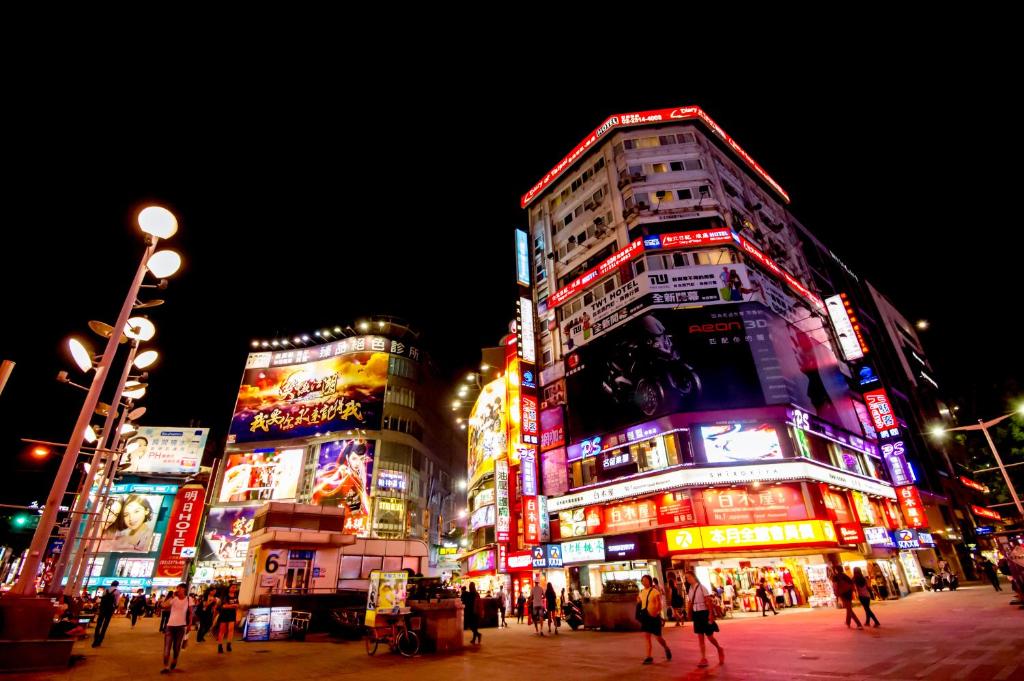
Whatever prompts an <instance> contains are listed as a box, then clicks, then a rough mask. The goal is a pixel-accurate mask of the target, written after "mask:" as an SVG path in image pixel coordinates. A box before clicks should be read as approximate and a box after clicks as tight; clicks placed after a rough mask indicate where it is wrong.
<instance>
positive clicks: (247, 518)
mask: <svg viewBox="0 0 1024 681" xmlns="http://www.w3.org/2000/svg"><path fill="white" fill-rule="evenodd" d="M256 508H257V507H256V506H235V507H218V508H211V509H210V512H209V514H207V516H206V525H205V526H204V527H203V546H202V549H201V551H200V553H199V560H200V561H206V562H218V563H242V562H244V561H245V556H246V554H247V553H248V552H249V535H250V534H252V523H253V518H254V517H255V516H256Z"/></svg>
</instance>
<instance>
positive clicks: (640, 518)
mask: <svg viewBox="0 0 1024 681" xmlns="http://www.w3.org/2000/svg"><path fill="white" fill-rule="evenodd" d="M657 520H658V509H657V506H655V504H654V502H653V501H651V500H649V499H644V500H643V501H633V502H630V503H628V504H616V505H614V506H608V507H606V508H605V509H604V526H605V532H608V533H610V534H618V533H620V532H632V531H635V530H642V529H646V528H648V527H652V526H653V525H654V524H655V523H656V522H657ZM588 529H589V528H588Z"/></svg>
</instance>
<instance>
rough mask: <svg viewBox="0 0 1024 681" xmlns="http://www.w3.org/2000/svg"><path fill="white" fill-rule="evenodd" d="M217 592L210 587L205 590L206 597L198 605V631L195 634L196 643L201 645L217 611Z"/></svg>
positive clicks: (211, 626)
mask: <svg viewBox="0 0 1024 681" xmlns="http://www.w3.org/2000/svg"><path fill="white" fill-rule="evenodd" d="M218 603H219V601H218V600H217V592H216V591H214V589H213V588H212V587H211V588H209V589H207V590H206V595H205V596H204V597H203V600H202V601H200V603H199V631H198V632H196V642H197V643H202V642H203V641H205V640H206V634H207V633H209V631H210V629H211V628H213V617H214V614H215V613H216V611H217V604H218Z"/></svg>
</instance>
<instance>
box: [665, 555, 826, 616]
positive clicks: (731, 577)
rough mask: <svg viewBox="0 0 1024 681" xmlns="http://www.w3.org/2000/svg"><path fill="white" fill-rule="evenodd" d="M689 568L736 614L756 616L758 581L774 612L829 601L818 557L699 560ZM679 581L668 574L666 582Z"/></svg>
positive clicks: (819, 556)
mask: <svg viewBox="0 0 1024 681" xmlns="http://www.w3.org/2000/svg"><path fill="white" fill-rule="evenodd" d="M691 566H692V567H693V569H694V572H695V573H696V575H697V579H698V580H700V582H701V583H702V584H706V585H709V586H710V587H711V588H712V589H714V590H715V591H717V592H719V593H720V594H721V595H722V601H723V604H724V605H725V606H726V607H727V608H730V609H732V610H735V611H739V612H760V610H761V606H760V604H759V603H758V600H757V595H756V592H757V588H758V585H759V584H760V582H761V580H762V579H763V580H765V586H766V588H767V589H768V591H769V593H770V595H771V598H772V602H773V603H774V604H775V606H776V607H777V608H791V607H799V606H804V605H811V606H812V607H819V606H825V605H829V598H830V597H832V588H831V585H830V584H829V583H828V577H827V574H826V573H827V570H826V569H824V568H826V567H827V566H826V563H825V559H824V558H823V557H822V556H821V555H813V556H768V557H764V558H744V559H735V558H734V559H718V560H701V561H696V562H694V563H691ZM681 577H682V574H681V571H680V572H678V573H677V572H676V571H671V572H670V574H669V578H670V579H672V578H676V579H677V580H678V579H680V578H681ZM823 584H824V586H825V587H827V592H826V590H825V589H823Z"/></svg>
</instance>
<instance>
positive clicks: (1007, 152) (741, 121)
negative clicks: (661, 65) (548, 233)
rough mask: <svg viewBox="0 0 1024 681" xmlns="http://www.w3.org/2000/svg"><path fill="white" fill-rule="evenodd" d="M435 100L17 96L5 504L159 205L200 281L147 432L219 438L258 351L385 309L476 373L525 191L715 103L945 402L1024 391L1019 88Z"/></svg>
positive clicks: (480, 91)
mask: <svg viewBox="0 0 1024 681" xmlns="http://www.w3.org/2000/svg"><path fill="white" fill-rule="evenodd" d="M875 75H877V74H875ZM442 80H443V79H442ZM417 83H418V84H419V87H420V89H416V90H408V89H407V88H405V87H403V83H402V82H399V81H391V82H383V83H381V84H379V85H370V84H367V83H361V84H359V86H358V88H356V86H355V85H352V87H353V88H354V89H358V90H359V96H358V97H353V98H351V99H350V102H354V103H348V104H344V103H339V101H340V100H339V99H338V96H337V92H336V91H335V90H332V89H331V88H327V87H323V86H320V87H303V86H300V85H282V84H275V83H274V82H272V81H266V82H259V83H256V82H253V83H246V84H243V85H236V86H230V87H228V86H225V87H224V88H210V89H206V90H204V91H202V92H200V91H198V90H197V91H195V92H188V91H187V90H186V91H183V92H180V93H178V94H177V95H175V96H174V97H170V96H166V95H164V96H156V95H147V94H145V93H144V92H135V93H131V94H130V95H127V94H126V95H124V96H122V97H120V98H118V97H114V96H110V97H107V96H105V94H99V93H89V92H88V91H87V89H83V90H82V91H81V92H76V93H61V96H60V100H61V103H62V104H63V106H59V107H58V106H55V104H57V102H56V101H53V99H52V97H53V96H51V97H49V98H48V97H41V98H35V97H32V98H29V97H26V98H22V99H18V98H14V99H12V100H11V104H10V107H11V108H10V109H9V110H8V111H7V112H6V113H7V114H8V116H13V125H11V127H10V130H11V131H14V132H15V133H16V134H14V135H12V136H10V138H9V141H8V142H7V148H6V149H5V157H6V159H5V160H6V164H5V165H6V166H7V173H6V176H7V180H6V186H5V189H6V192H5V195H6V196H5V201H4V208H5V210H4V213H5V215H4V218H5V219H4V247H3V249H2V252H3V255H4V258H3V266H2V268H0V285H2V288H0V290H2V291H3V301H4V302H3V310H4V321H3V328H4V331H5V333H3V334H0V357H2V358H9V359H13V360H15V361H16V362H17V368H16V369H15V372H14V376H13V377H12V379H11V381H10V383H9V384H8V385H7V388H6V390H5V392H4V393H3V395H2V396H0V428H2V430H0V447H2V449H0V452H2V454H3V455H4V456H5V457H9V458H8V460H9V461H17V462H18V463H17V464H15V468H14V470H15V472H16V474H15V475H7V476H3V480H2V482H0V496H2V500H4V501H8V500H11V501H28V500H30V499H34V498H40V499H41V498H45V489H46V488H47V486H48V485H49V481H50V480H52V470H53V468H52V467H53V466H54V465H55V464H53V463H51V464H50V466H51V468H50V469H49V470H50V472H49V473H48V472H47V470H48V469H47V468H46V467H45V466H43V467H40V466H38V465H33V464H30V463H26V462H25V460H24V458H23V456H22V449H23V447H22V446H21V445H20V444H19V442H18V438H21V437H39V438H46V439H56V440H65V439H66V438H67V436H68V432H69V430H70V428H71V425H72V424H73V423H74V419H75V417H76V415H77V410H78V407H79V405H80V404H81V397H82V395H83V394H82V393H79V392H77V391H74V390H73V389H71V388H68V387H67V386H63V385H59V384H57V383H56V382H55V381H54V380H53V377H54V376H55V375H56V373H57V372H58V371H59V370H60V369H62V368H68V369H71V367H72V364H71V362H70V359H69V358H67V356H66V354H65V353H64V352H63V342H64V339H66V338H67V337H68V336H69V335H72V334H79V335H82V336H88V335H89V334H88V331H87V329H86V326H85V325H86V322H87V321H88V320H90V319H100V320H105V321H108V322H112V321H113V319H114V317H115V316H116V313H117V310H118V307H119V305H120V302H121V301H122V300H123V297H124V294H125V292H126V289H127V286H128V284H129V280H130V277H131V273H132V271H133V268H134V267H135V263H136V262H137V258H138V257H139V255H140V254H141V249H142V242H141V240H140V239H139V238H138V236H137V232H136V231H135V229H134V227H133V218H134V213H135V211H136V210H137V208H138V207H139V206H141V205H145V203H146V202H147V201H150V200H155V201H159V202H161V203H163V204H165V205H167V206H168V207H170V208H171V209H173V210H174V211H175V212H176V213H177V215H178V216H179V221H180V231H179V233H178V235H177V236H175V237H174V238H173V240H172V241H171V242H169V243H168V244H167V245H168V246H170V247H173V248H175V249H178V250H179V251H180V252H181V253H182V254H183V255H184V257H185V260H186V266H185V268H184V269H183V270H182V271H181V272H180V273H179V275H177V276H176V277H175V278H174V279H173V280H172V282H171V287H170V289H169V290H167V291H164V292H160V293H159V297H161V298H165V299H166V300H167V304H166V305H165V306H163V307H161V308H157V309H155V310H152V311H151V312H152V314H151V318H152V319H153V320H154V322H155V323H156V324H157V328H158V335H157V337H156V339H155V345H154V347H156V348H158V349H159V350H160V351H161V352H162V353H163V361H162V362H161V363H160V364H159V365H158V366H157V367H155V368H154V369H153V370H152V375H151V379H150V383H151V390H150V395H148V396H147V397H146V398H145V401H144V404H146V405H147V406H148V408H149V415H147V417H146V419H145V423H147V424H150V425H179V424H185V423H187V422H188V421H189V420H197V421H199V422H201V424H202V425H204V426H209V427H211V428H213V429H214V434H215V436H216V437H217V438H223V435H224V431H225V428H226V426H227V424H228V421H229V418H230V411H231V408H232V405H233V403H234V394H235V392H236V390H237V386H238V381H239V379H240V377H241V373H242V368H243V362H244V359H245V355H246V353H247V352H248V351H249V343H250V341H251V340H252V339H254V338H267V337H274V336H275V335H278V334H281V335H295V334H296V333H299V334H301V333H310V334H311V333H312V332H313V331H314V330H315V329H317V328H320V327H324V326H334V325H336V324H345V323H347V322H350V321H352V320H354V319H357V318H359V317H360V316H361V315H364V314H372V313H388V314H394V315H399V316H403V317H406V318H408V319H410V320H411V321H413V322H414V323H416V324H418V325H419V326H421V327H422V328H423V329H424V331H425V340H424V345H425V346H426V347H427V349H428V350H430V351H431V352H432V353H433V354H434V355H435V357H436V358H437V359H438V360H439V362H440V364H441V365H442V367H443V368H444V369H445V370H446V371H449V372H452V373H455V372H456V371H459V370H462V369H464V368H468V367H472V366H473V365H475V363H476V362H477V361H478V357H479V348H480V347H481V346H482V345H490V344H493V343H494V342H495V341H496V340H497V339H498V338H499V337H500V335H501V334H502V333H503V331H504V329H505V328H506V325H507V323H508V320H509V319H510V318H511V316H512V315H513V313H514V302H513V297H512V291H513V289H512V286H511V285H510V282H512V280H513V265H514V263H513V252H512V235H511V229H512V228H513V226H515V225H522V224H524V223H525V213H524V212H522V211H520V209H519V196H520V195H521V194H522V193H523V192H524V191H525V190H526V189H528V188H529V187H530V186H531V185H532V184H533V183H534V182H535V181H536V180H537V179H539V177H540V176H541V175H542V174H543V173H544V172H545V171H546V170H547V169H548V168H549V167H550V166H552V165H553V164H554V163H555V162H556V161H558V160H559V159H560V158H561V157H562V156H563V155H564V154H565V153H566V152H567V151H568V150H569V149H570V147H572V146H573V145H574V144H575V143H576V142H578V141H579V140H580V139H581V138H582V137H583V136H584V135H585V134H586V133H587V132H589V131H590V130H592V129H593V128H594V127H596V125H597V124H599V123H600V122H601V121H602V120H603V119H604V118H605V117H606V116H607V115H609V114H611V113H621V112H628V111H635V110H641V109H646V108H661V107H670V106H678V105H686V104H699V105H701V106H703V107H704V108H705V110H706V111H708V113H709V114H710V115H711V116H712V117H713V118H715V119H716V120H717V121H718V123H719V124H721V125H722V126H723V127H724V128H725V130H726V131H727V132H729V133H730V134H731V135H732V136H733V137H734V138H735V139H736V140H737V141H738V142H739V143H740V144H741V145H742V146H743V147H744V148H745V149H746V150H747V151H748V152H749V153H750V154H751V155H752V156H753V157H754V158H755V159H757V160H758V161H759V162H760V163H761V165H762V166H763V167H764V168H765V169H766V170H767V171H768V172H769V173H770V174H771V175H772V176H773V177H775V178H776V179H777V180H778V181H779V182H780V183H781V184H782V186H783V187H784V188H785V189H786V190H787V191H788V192H789V194H790V196H791V197H792V199H793V204H792V209H793V211H794V212H795V213H796V214H797V215H798V217H800V218H801V220H802V221H803V222H804V223H805V224H806V225H807V226H808V227H809V228H811V229H812V230H814V231H815V232H816V233H817V234H818V235H819V237H820V238H821V239H822V240H824V241H825V242H826V243H828V244H830V245H831V246H832V248H833V250H834V251H835V252H836V253H837V254H839V256H840V257H841V258H843V260H844V261H845V262H846V263H847V264H848V265H849V266H850V267H851V268H853V269H854V270H855V271H856V272H858V273H859V274H861V275H863V276H865V277H866V278H868V279H870V280H872V281H874V282H876V285H878V286H879V288H881V289H882V290H883V291H885V292H887V293H888V294H889V295H890V296H891V297H892V298H893V300H894V301H895V302H896V304H897V305H898V306H899V307H900V308H901V309H902V310H903V311H904V312H905V314H906V315H907V316H908V317H909V318H911V319H917V318H927V319H929V320H930V321H931V323H932V328H931V331H929V332H928V334H927V335H926V336H925V343H926V344H927V348H928V351H929V354H930V356H931V358H932V360H933V363H935V364H936V365H937V374H938V377H939V380H940V381H941V382H942V383H944V384H945V385H948V386H950V388H951V390H952V391H953V393H954V394H955V395H963V396H965V397H964V399H968V398H969V396H970V395H971V394H972V392H980V394H981V395H982V396H983V397H987V398H988V400H987V402H983V403H982V404H980V406H979V407H978V409H979V410H984V413H983V414H982V415H985V416H991V415H993V414H994V413H997V412H998V410H1000V409H1002V403H1001V402H1000V400H1001V398H1000V397H998V395H996V393H994V392H993V391H992V390H991V389H990V388H988V387H987V386H989V385H991V384H993V383H1002V382H1003V381H1004V380H1005V379H1013V380H1016V381H1017V382H1018V384H1024V363H1022V359H1021V352H1020V348H1019V345H1020V343H1019V341H1017V340H1013V334H1014V333H1015V332H1013V331H1012V329H1014V328H1015V327H1016V325H1017V322H1016V321H1014V320H1013V319H1012V313H1013V312H1014V311H1015V310H1019V309H1020V307H1021V306H1020V302H1019V300H1018V299H1017V296H1018V289H1019V286H1018V285H1017V283H1016V279H1017V277H1015V276H1013V275H1012V274H1011V273H1012V272H1015V271H1018V270H1019V269H1020V267H1021V264H1020V260H1021V259H1020V250H1021V246H1022V245H1024V239H1022V237H1021V230H1022V226H1021V220H1020V219H1019V217H1018V210H1017V209H1016V207H1015V204H1014V201H1015V200H1016V199H1017V198H1018V196H1019V195H1020V190H1019V188H1018V178H1019V176H1020V172H1019V169H1017V168H1016V167H1014V166H1012V165H1011V166H1009V168H1008V169H1007V170H1003V169H1004V168H1006V167H1007V165H1006V164H1007V163H1011V162H1015V159H1017V158H1019V152H1020V151H1021V149H1020V146H1021V144H1020V133H1019V131H1018V129H1017V121H1016V120H1014V118H1015V117H1014V116H1013V115H1012V113H1011V112H1012V111H1013V110H1014V107H1013V106H1011V104H1010V97H1011V94H1010V93H1009V92H1006V91H1005V88H1004V89H996V90H991V89H988V88H986V87H983V86H982V85H981V84H979V85H977V86H972V85H970V84H963V83H961V84H960V86H959V87H958V88H957V89H956V90H955V91H951V90H950V88H949V83H948V82H945V81H939V80H937V79H936V81H935V82H934V83H929V82H928V81H927V80H926V79H915V80H913V81H904V80H903V79H901V78H900V77H898V74H897V75H896V76H894V77H891V78H888V79H884V78H883V79H878V78H875V77H868V76H867V75H865V76H858V77H853V78H850V79H848V80H845V81H841V82H840V81H836V82H833V83H831V84H823V83H822V82H820V81H815V82H812V83H808V84H806V85H801V86H797V85H793V86H792V87H782V86H779V87H775V86H773V87H755V88H751V89H750V91H748V90H747V89H746V88H744V89H743V90H733V91H732V92H731V93H729V94H724V93H721V92H720V93H717V94H716V93H712V92H708V91H706V90H701V89H695V88H687V87H686V86H685V85H683V84H680V85H679V86H678V87H670V86H668V85H667V84H666V85H665V86H653V85H652V86H650V87H647V86H645V87H638V88H621V89H620V88H614V87H608V88H604V87H601V88H591V89H589V92H588V88H583V89H582V90H580V91H579V92H577V96H574V97H565V98H557V97H552V98H546V97H537V96H534V95H529V96H526V95H525V94H524V92H523V91H522V90H521V89H519V87H518V84H517V82H516V81H515V80H513V79H510V80H508V81H507V82H497V81H495V82H487V81H480V80H478V81H474V83H473V86H472V87H466V86H464V84H461V83H456V82H450V83H445V82H437V81H436V80H435V81H433V82H427V83H424V82H423V81H417ZM407 85H410V86H411V85H412V84H411V83H409V84H407ZM152 91H154V92H155V91H156V89H155V88H154V89H152ZM617 91H621V92H622V94H616V93H617ZM76 95H81V98H79V97H77V96H76ZM1008 313H1009V314H1008ZM91 340H92V341H93V345H94V347H95V348H97V349H98V348H100V347H101V345H100V340H99V339H98V338H96V337H93V338H92V339H91ZM72 373H75V372H74V371H72ZM442 397H445V396H442ZM998 413H1002V412H998ZM47 476H50V477H47Z"/></svg>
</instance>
